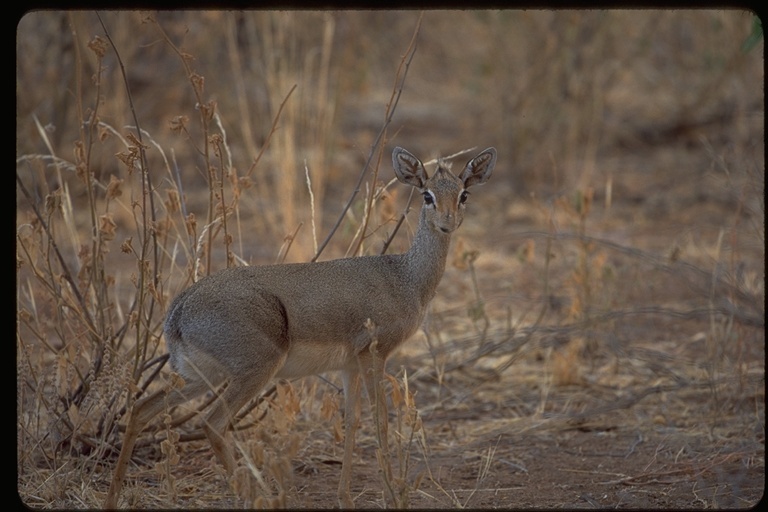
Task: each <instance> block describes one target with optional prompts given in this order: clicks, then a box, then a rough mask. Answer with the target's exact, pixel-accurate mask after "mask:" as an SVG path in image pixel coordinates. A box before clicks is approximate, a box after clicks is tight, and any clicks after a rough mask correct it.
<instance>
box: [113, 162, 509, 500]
mask: <svg viewBox="0 0 768 512" xmlns="http://www.w3.org/2000/svg"><path fill="white" fill-rule="evenodd" d="M392 162H393V165H394V170H395V174H396V176H397V178H398V180H400V181H401V182H402V183H405V184H406V185H410V186H412V187H416V188H417V189H418V190H419V192H421V194H422V195H423V197H424V204H423V206H422V208H421V213H420V217H419V227H418V230H417V231H416V234H415V236H414V239H413V244H412V245H411V247H410V249H409V250H408V251H407V252H405V253H403V254H393V255H380V256H363V257H357V258H344V259H338V260H333V261H324V262H318V263H293V264H281V265H267V266H260V267H236V268H229V269H226V270H222V271H220V272H218V273H215V274H213V275H210V276H208V277H205V278H203V279H201V280H200V281H198V282H197V283H195V284H193V285H192V286H190V287H189V288H188V289H186V290H184V291H183V292H181V293H180V294H179V295H178V296H177V297H176V298H175V299H174V300H173V302H172V303H171V305H170V307H169V309H168V316H167V318H166V320H165V326H164V334H165V342H166V344H167V346H168V351H169V353H170V364H171V368H172V369H173V371H175V372H176V373H178V374H179V375H180V376H181V377H183V379H184V385H183V387H182V388H181V389H171V388H169V389H166V390H162V391H159V392H157V393H155V394H153V395H150V396H148V397H146V398H142V399H141V400H139V401H138V402H136V404H135V405H134V407H133V410H132V412H131V416H130V420H129V422H128V426H127V428H126V431H125V437H124V439H123V445H122V449H121V452H120V457H119V459H118V461H117V466H116V467H115V470H114V474H113V477H112V482H111V485H110V488H109V492H108V494H107V498H106V501H105V503H104V505H105V507H106V508H115V507H116V506H117V499H118V496H119V494H120V489H121V487H122V482H123V479H124V477H125V471H126V469H127V466H128V462H129V460H130V457H131V452H132V451H133V446H134V444H135V442H136V438H137V437H138V435H139V433H140V432H141V430H142V429H143V428H144V427H145V426H146V425H147V423H148V422H149V421H150V420H152V418H154V417H155V416H157V415H158V414H159V413H160V412H162V411H163V410H165V408H166V407H168V408H171V407H175V406H177V405H179V404H182V403H184V402H186V401H188V400H191V399H193V398H195V397H197V396H200V395H201V394H203V393H205V392H206V391H209V390H211V389H212V388H214V389H218V388H219V386H220V385H221V384H223V383H224V382H227V383H228V385H227V387H226V388H225V390H224V391H223V392H222V393H221V395H220V396H219V397H218V398H217V400H216V401H215V402H214V403H213V404H212V406H211V408H210V411H209V412H208V414H207V416H206V418H205V422H204V427H203V428H204V430H205V433H206V435H207V437H208V439H209V441H210V443H211V447H212V448H213V451H214V452H215V453H216V456H217V458H218V460H219V461H220V462H221V464H222V465H223V466H224V468H225V469H226V470H227V471H228V472H229V473H230V474H231V473H232V472H233V471H234V469H235V466H236V463H235V458H234V454H233V453H232V449H231V445H230V444H229V443H227V441H226V440H225V437H226V435H227V430H228V427H229V426H230V421H231V419H232V417H233V416H234V415H235V414H236V413H237V412H238V411H239V410H240V409H241V408H242V407H243V406H244V405H245V404H246V403H247V402H248V401H249V399H251V398H253V397H254V396H256V395H257V394H258V393H259V392H260V391H261V390H262V389H263V388H264V387H265V386H266V385H267V383H268V382H269V381H270V380H272V379H274V378H286V379H290V378H295V377H301V376H306V375H314V374H320V373H324V372H328V371H333V370H339V371H341V375H342V381H343V385H344V395H345V406H344V414H345V418H344V423H345V440H344V458H343V461H342V467H341V476H340V481H339V490H338V498H339V505H340V506H342V507H352V506H353V501H352V497H351V495H350V477H351V471H352V453H353V450H354V444H355V430H356V428H357V423H358V418H357V410H358V408H357V403H358V400H359V397H360V380H361V377H362V381H363V382H364V385H365V388H366V392H367V395H368V398H369V400H370V403H371V408H372V411H373V412H374V414H373V416H374V418H376V419H377V421H378V425H377V426H378V428H379V432H381V438H380V439H382V440H383V442H384V444H385V446H384V449H386V439H387V412H386V401H385V399H384V397H383V396H382V393H377V392H376V391H375V390H376V386H377V384H378V383H379V382H381V380H382V379H383V372H384V365H385V363H386V360H387V357H388V356H389V355H390V354H391V353H392V352H393V351H394V350H395V349H396V348H397V347H399V346H400V345H401V344H402V343H403V342H404V341H406V340H407V339H408V338H409V337H410V336H411V335H412V334H413V333H414V332H416V330H417V329H418V328H419V326H420V324H421V322H422V320H423V318H424V314H425V312H426V309H427V306H428V305H429V302H430V301H431V300H432V298H433V297H434V295H435V290H436V288H437V285H438V283H439V282H440V278H441V277H442V275H443V271H444V269H445V261H446V257H447V255H448V246H449V243H450V240H451V234H452V233H453V232H454V231H455V230H456V228H458V227H459V226H460V225H461V222H462V220H463V219H464V211H465V207H466V206H465V203H466V201H467V197H468V190H469V189H470V188H471V187H473V186H475V185H480V184H482V183H485V182H486V181H487V180H488V178H489V177H490V176H491V172H492V171H493V167H494V165H495V163H496V150H495V149H494V148H488V149H486V150H485V151H482V152H481V153H479V154H478V155H477V156H476V157H474V158H473V159H472V160H470V161H469V162H468V163H467V164H466V166H465V167H464V169H463V170H462V171H461V172H460V173H459V175H458V177H457V176H455V175H454V174H452V173H451V171H450V170H449V169H448V168H447V167H446V165H445V164H444V162H442V161H439V162H438V165H437V169H436V170H435V172H434V174H433V175H432V176H431V177H429V176H428V175H427V172H426V170H425V169H424V165H423V164H422V163H421V161H420V160H419V159H418V158H416V157H415V156H413V155H412V154H411V153H409V152H408V151H406V150H404V149H402V148H395V150H394V152H393V154H392ZM373 340H376V344H375V345H374V347H373V350H371V344H372V342H373Z"/></svg>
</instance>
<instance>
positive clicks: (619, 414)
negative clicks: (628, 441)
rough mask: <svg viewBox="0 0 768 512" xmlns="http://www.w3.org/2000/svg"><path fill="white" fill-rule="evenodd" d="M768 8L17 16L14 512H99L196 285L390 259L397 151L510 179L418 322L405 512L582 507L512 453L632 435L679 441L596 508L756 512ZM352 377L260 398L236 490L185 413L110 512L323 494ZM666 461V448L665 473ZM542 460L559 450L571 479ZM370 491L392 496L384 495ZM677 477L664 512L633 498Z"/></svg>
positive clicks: (411, 351)
mask: <svg viewBox="0 0 768 512" xmlns="http://www.w3.org/2000/svg"><path fill="white" fill-rule="evenodd" d="M756 19H757V18H755V17H754V16H753V15H752V14H751V13H749V12H741V11H735V10H734V11H707V10H697V11H501V12H499V11H462V12H451V11H427V12H426V13H424V14H423V18H421V19H420V18H419V13H418V12H415V11H403V12H396V11H391V12H390V11H380V12H376V11H371V12H368V11H365V12H354V11H348V12H301V11H294V12H268V11H252V12H244V13H240V12H219V11H206V12H193V11H186V12H159V13H150V12H140V11H130V12H101V13H95V12H74V11H73V12H55V11H44V12H36V13H31V14H28V15H27V16H26V17H25V18H23V19H22V20H21V21H20V23H19V30H18V32H17V67H16V78H17V143H16V157H17V160H16V162H17V164H16V177H17V178H16V211H17V221H16V262H17V265H16V269H17V270H16V271H17V275H16V277H17V287H16V302H17V320H16V329H17V338H16V375H17V430H18V432H17V456H18V464H17V472H18V479H17V485H18V492H19V495H20V496H21V499H22V501H23V502H24V503H25V504H27V505H29V506H32V507H39V508H61V507H65V508H91V507H97V506H99V504H100V503H101V501H102V499H103V496H104V493H105V492H106V488H107V486H108V485H109V479H110V475H111V468H112V465H113V464H114V461H115V459H116V454H117V451H118V450H119V446H120V442H121V428H123V426H124V423H125V415H126V414H127V411H128V410H129V408H130V405H131V404H132V403H133V401H134V400H135V398H136V396H137V394H138V393H140V392H143V391H144V390H147V389H150V388H151V389H155V387H157V386H158V385H159V384H160V383H161V382H165V381H167V380H168V379H170V378H172V376H170V375H169V374H168V372H167V369H166V368H165V359H164V357H163V354H164V353H165V350H164V343H163V340H162V338H161V325H162V321H163V318H164V314H165V311H166V307H167V306H168V304H169V302H170V300H171V299H172V298H173V296H175V295H176V294H177V293H178V292H179V291H181V290H182V289H184V288H185V287H186V286H188V285H189V284H190V283H191V282H193V281H194V280H196V279H198V278H199V277H201V276H203V275H206V274H208V273H210V272H214V271H216V270H218V269H221V268H224V267H226V266H228V265H242V264H261V263H270V262H274V261H307V260H309V259H311V258H313V257H315V256H317V255H318V253H320V256H319V257H321V258H324V259H326V258H332V257H340V256H344V255H358V254H364V253H367V254H372V253H378V252H380V251H382V250H383V249H385V248H386V250H388V251H390V252H395V251H399V250H402V249H404V248H405V247H407V246H408V237H409V235H411V234H412V232H413V229H414V227H415V226H414V221H413V218H412V216H411V217H410V218H409V217H408V216H407V215H405V216H403V214H404V213H406V212H407V211H408V205H409V204H410V198H409V197H407V195H406V194H405V193H404V192H403V191H402V190H400V187H398V186H397V185H393V183H392V182H391V180H392V172H391V169H390V168H389V166H388V164H387V163H386V162H389V153H390V151H391V148H392V147H394V146H395V145H401V146H404V147H407V148H408V149H409V150H411V151H413V152H414V153H417V154H422V155H430V156H434V157H437V156H445V153H446V152H448V151H454V150H455V149H456V148H462V149H464V148H466V149H471V148H472V147H474V146H482V147H486V146H491V145H493V146H496V147H497V149H498V151H499V163H498V168H497V171H496V173H495V176H494V179H493V182H492V183H491V184H490V185H488V186H487V187H486V188H485V189H484V190H483V191H482V194H478V195H477V198H471V199H470V201H469V205H468V208H470V211H471V215H468V220H467V222H466V224H465V225H464V226H462V229H461V232H460V233H459V235H458V236H457V237H456V238H457V239H456V240H454V250H453V255H452V257H451V265H450V268H449V269H448V270H447V272H446V275H445V276H444V279H443V283H442V285H441V287H440V289H439V290H438V296H437V298H436V300H435V302H434V303H433V306H432V309H431V312H430V314H429V316H428V320H427V322H426V324H425V329H424V333H423V335H419V336H416V337H415V338H416V339H414V340H413V341H412V342H411V343H410V344H408V346H406V347H405V348H404V349H403V351H402V354H401V355H400V356H398V357H396V358H395V360H394V361H392V364H391V365H390V372H391V373H392V374H393V377H392V378H391V379H390V381H389V382H388V389H389V390H390V392H391V393H392V401H393V404H394V405H395V407H394V408H393V413H392V421H393V423H394V426H393V429H394V431H395V433H396V435H394V436H393V439H392V441H391V444H392V446H391V448H392V451H393V460H396V461H397V462H398V464H396V467H398V470H397V471H396V474H395V475H393V476H392V477H391V481H390V482H388V484H389V485H390V487H391V489H390V492H393V493H396V494H397V496H398V500H399V501H398V502H399V503H400V504H402V505H403V506H408V505H415V506H425V507H428V506H440V507H446V506H467V505H469V506H492V505H497V506H498V505H501V506H505V507H526V506H536V505H540V506H558V505H560V506H563V505H568V506H570V505H572V504H571V503H570V502H568V501H567V500H568V499H570V498H568V496H569V495H568V493H567V492H566V491H562V493H559V492H558V491H557V490H555V491H552V492H545V493H544V494H543V495H542V494H540V495H538V496H532V495H531V494H530V493H529V494H526V491H525V489H524V487H525V486H526V485H527V483H528V482H529V480H527V479H526V475H528V474H531V475H532V478H533V472H534V464H533V463H532V462H531V461H529V462H528V463H526V460H528V459H526V457H525V456H524V453H523V452H524V449H525V448H524V447H525V446H526V443H531V446H537V445H536V440H543V439H554V438H558V436H565V437H567V436H570V435H571V432H573V431H574V430H576V431H578V432H583V433H585V434H586V435H594V436H596V437H595V438H596V439H600V441H597V442H598V443H600V442H603V441H604V440H605V438H604V437H597V436H598V435H602V434H605V433H607V432H614V431H615V432H629V431H631V432H633V435H635V434H634V432H639V433H640V434H637V435H638V436H639V437H638V441H637V444H638V446H640V447H642V444H641V443H642V441H645V442H646V444H648V443H652V442H653V441H648V440H653V439H655V437H654V436H662V437H663V439H664V443H661V442H660V443H659V445H658V446H657V449H656V451H655V452H653V450H651V455H652V459H651V460H650V462H649V461H648V460H645V461H643V462H641V463H640V462H639V463H638V467H637V469H636V470H635V471H633V470H631V469H627V470H626V471H627V472H626V473H625V474H624V475H623V476H621V477H615V478H614V477H611V478H608V477H605V478H604V479H603V480H604V481H601V482H600V485H603V484H605V485H608V484H612V485H613V484H616V485H619V486H623V488H624V489H629V491H626V492H625V494H621V493H618V492H617V494H616V496H619V497H620V498H616V499H617V500H619V501H615V502H609V501H604V502H600V501H599V500H597V501H594V499H593V498H590V497H589V496H590V495H589V494H581V495H579V496H580V499H582V500H583V501H581V502H580V504H581V505H584V504H585V503H590V504H591V505H593V506H594V505H601V504H602V505H617V504H618V505H621V504H622V503H623V504H624V505H626V504H634V505H635V506H643V505H646V506H647V505H648V504H649V503H650V504H651V505H653V503H657V504H658V505H659V506H663V507H665V508H670V507H677V506H695V507H698V506H710V507H716V506H742V507H743V506H748V505H750V504H752V503H753V502H754V501H755V500H756V499H759V497H761V496H762V489H760V488H759V486H757V485H756V484H753V483H754V481H755V475H757V477H759V478H762V477H763V476H764V467H765V466H764V442H765V439H764V420H765V411H764V398H765V393H764V374H765V368H764V351H765V346H764V345H765V335H764V334H765V332H764V330H765V323H764V310H765V299H764V297H765V290H764V254H765V251H764V245H765V238H764V202H763V201H764V199H763V195H764V169H765V166H764V129H763V124H764V100H763V91H762V84H763V80H764V77H763V71H764V70H763V60H762V51H763V41H762V32H761V28H760V27H759V25H758V24H757V23H756V21H755V20H756ZM470 112H471V113H472V114H471V115H470ZM478 149H482V148H478ZM463 158H464V157H463V156H461V157H459V159H463ZM457 165H459V164H457ZM359 179H360V181H358V180H359ZM480 196H482V198H481V197H480ZM413 206H415V199H414V203H413V204H412V205H411V207H413ZM469 217H471V218H469ZM330 234H332V236H330V238H329V235H330ZM325 242H327V244H325ZM334 379H335V377H334V376H328V379H327V380H326V379H305V380H304V381H302V382H294V383H281V384H279V385H277V386H276V387H274V388H273V389H272V390H271V391H270V392H269V393H268V394H267V395H266V397H265V399H263V400H257V399H256V397H255V399H254V401H253V402H252V403H251V404H250V405H249V406H248V407H247V408H246V410H244V411H243V412H242V414H241V415H239V421H238V424H237V425H236V429H237V435H236V436H235V439H236V443H237V448H238V451H239V452H241V454H242V457H241V459H242V460H243V461H244V462H243V463H242V467H241V468H239V470H238V472H237V473H236V474H235V477H234V478H233V480H232V481H231V482H230V484H231V485H230V486H227V485H226V484H225V483H224V479H223V476H222V474H221V471H220V468H217V467H216V466H215V465H214V464H211V463H210V455H211V454H210V452H209V451H207V450H208V449H207V448H206V447H205V446H204V444H203V443H200V444H199V449H196V448H194V447H198V444H196V443H193V442H191V441H196V440H199V439H202V438H203V436H202V434H201V432H200V429H199V417H198V415H197V414H195V410H193V409H185V410H180V411H169V413H170V414H169V415H167V416H166V417H164V418H162V420H161V421H159V422H158V423H156V424H155V425H154V427H152V428H150V431H148V432H147V433H146V434H145V435H144V436H142V437H141V438H140V442H139V444H138V446H137V451H136V455H135V461H136V462H137V464H136V465H135V466H134V467H132V468H131V469H129V479H131V475H133V477H134V480H133V482H132V483H130V484H129V486H128V488H127V489H126V492H125V496H124V497H123V501H122V503H123V504H124V505H126V506H136V507H151V506H161V507H169V506H184V507H195V506H198V507H219V506H224V507H242V506H254V505H255V506H280V505H288V506H330V505H333V503H334V502H333V500H332V496H333V495H334V493H335V486H336V479H335V477H333V476H332V475H333V473H334V469H333V468H334V467H335V466H334V464H335V463H334V462H333V461H336V462H337V461H338V460H339V458H340V455H339V453H340V451H339V450H340V443H339V441H340V436H341V427H340V426H341V424H342V422H341V418H340V412H339V410H338V384H337V382H336V381H335V380H334ZM197 405H198V406H199V407H198V408H200V409H201V408H203V407H205V403H200V404H197ZM363 418H364V421H366V420H365V418H367V416H366V414H365V412H364V415H363ZM367 428H370V427H367ZM616 435H618V434H616ZM366 439H367V440H370V439H368V438H365V439H364V440H363V441H361V446H362V448H361V449H366V448H365V447H366V446H370V443H369V444H368V445H366ZM548 442H549V441H548ZM675 443H678V444H675ZM555 444H556V442H555V441H552V445H553V446H554V445H555ZM668 446H681V447H680V449H679V451H677V448H676V449H675V450H674V453H671V452H670V455H669V457H668V458H667V459H664V458H663V456H664V454H665V450H669V448H668ZM521 447H523V448H521ZM662 447H663V448H664V449H662ZM632 453H638V454H639V453H641V451H640V448H638V450H637V451H635V445H634V444H633V445H632V450H631V451H629V452H628V453H627V457H629V455H630V454H632ZM468 454H471V455H468ZM556 455H557V454H556V453H555V452H549V451H547V452H545V456H546V458H547V460H551V461H552V462H551V465H552V466H556V465H557V459H555V458H554V457H556ZM550 457H552V458H551V459H550ZM467 460H469V461H471V463H469V464H466V463H465V462H466V461H467ZM627 460H628V462H627V464H629V463H630V462H629V461H631V458H628V459H627ZM179 461H182V462H179ZM329 461H331V462H329ZM654 463H656V464H658V465H656V466H654ZM457 464H458V465H461V466H462V467H465V471H466V473H465V474H464V475H463V477H462V478H458V477H457V478H458V479H457V480H452V479H451V475H452V474H453V473H452V472H453V471H454V470H450V471H447V472H446V471H443V468H444V467H449V466H450V467H455V466H456V465H457ZM545 469H546V468H544V469H542V470H541V471H544V470H545ZM361 471H363V472H366V471H367V472H368V473H370V474H373V475H375V472H376V470H375V468H361ZM574 471H576V470H574ZM579 471H582V470H579ZM583 471H586V470H583ZM317 474H322V475H324V476H325V475H331V476H330V477H329V479H325V478H324V479H322V480H320V481H319V484H318V480H317V479H316V478H315V479H314V480H312V481H310V479H309V478H308V477H307V475H310V476H311V475H317ZM542 474H543V473H542ZM467 475H472V484H471V485H470V486H469V488H466V487H467V484H466V482H465V480H466V479H467V478H469V476H467ZM212 477H215V478H212ZM573 477H574V478H576V476H575V473H573ZM536 478H537V479H541V478H543V477H540V476H537V477H536ZM560 478H561V479H562V477H560ZM759 478H758V479H759ZM613 480H615V482H614V481H613ZM363 481H365V482H366V486H367V488H368V487H369V488H371V489H378V490H379V492H378V494H377V493H376V492H374V491H371V492H370V495H369V498H370V503H375V502H376V500H378V499H379V498H380V491H381V484H380V483H379V482H378V481H377V480H376V478H373V479H371V480H365V479H363ZM297 482H298V483H297ZM308 482H309V483H308ZM659 482H662V483H665V484H666V485H669V486H671V487H670V488H674V492H673V491H671V490H669V489H670V488H667V487H665V488H664V489H665V490H664V493H662V494H663V495H664V496H665V497H666V499H667V500H668V501H657V502H642V501H638V502H633V501H631V499H635V498H632V497H633V496H635V494H633V492H634V491H635V490H636V489H638V488H639V487H641V486H650V487H649V489H653V487H652V486H654V485H659ZM670 482H671V483H670ZM318 485H320V487H318ZM462 486H463V487H462ZM515 486H523V487H515ZM675 486H677V487H675ZM299 487H301V489H299ZM325 487H327V489H326V488H325ZM513 487H515V490H514V492H512V491H508V489H511V488H513ZM604 488H605V489H607V487H604ZM504 489H506V490H504ZM558 489H559V488H558ZM326 491H328V492H327V494H326ZM481 491H483V492H481ZM484 492H486V494H484ZM569 492H570V491H569ZM594 492H595V493H597V492H598V491H594ZM648 492H652V491H648ZM505 493H506V494H505ZM483 496H491V497H485V498H484V497H483ZM494 496H495V497H494ZM585 496H586V497H585ZM606 496H609V494H606ZM628 496H630V497H628ZM549 498H551V499H552V500H554V501H552V502H548V501H546V500H547V499H549ZM358 499H359V500H361V501H359V503H361V504H362V503H363V501H362V500H363V499H364V498H363V497H361V498H358ZM605 499H609V498H605ZM621 499H623V500H624V501H623V502H622V501H620V500H621ZM637 499H639V498H637ZM590 500H593V501H590ZM366 503H367V502H366Z"/></svg>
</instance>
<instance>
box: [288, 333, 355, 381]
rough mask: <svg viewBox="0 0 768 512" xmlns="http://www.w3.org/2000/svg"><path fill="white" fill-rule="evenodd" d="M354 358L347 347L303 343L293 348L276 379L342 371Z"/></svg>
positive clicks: (328, 343)
mask: <svg viewBox="0 0 768 512" xmlns="http://www.w3.org/2000/svg"><path fill="white" fill-rule="evenodd" d="M352 357H354V356H352V354H350V351H349V350H348V349H347V347H344V346H342V345H339V344H336V343H333V342H326V343H318V342H314V343H313V342H306V341H304V342H302V343H298V344H294V345H293V346H291V349H290V351H289V352H288V357H287V358H286V360H285V364H283V367H282V368H280V370H279V371H278V372H277V375H275V377H277V378H282V379H291V378H296V377H304V376H307V375H316V374H318V373H324V372H330V371H335V370H341V369H342V368H344V367H345V366H347V365H348V364H350V363H351V361H350V359H351V358H352Z"/></svg>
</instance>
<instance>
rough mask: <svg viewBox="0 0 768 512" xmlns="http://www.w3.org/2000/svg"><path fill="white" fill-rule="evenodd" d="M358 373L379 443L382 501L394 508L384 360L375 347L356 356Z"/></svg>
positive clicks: (378, 458)
mask: <svg viewBox="0 0 768 512" xmlns="http://www.w3.org/2000/svg"><path fill="white" fill-rule="evenodd" d="M358 363H359V364H360V371H361V372H362V374H363V379H364V381H365V389H366V391H367V392H368V399H369V401H370V403H371V414H372V415H373V419H374V422H375V427H376V439H377V441H378V443H379V452H378V455H379V456H378V457H377V460H378V463H379V468H380V470H381V476H382V483H383V484H384V501H385V503H386V504H387V506H388V507H395V506H396V504H397V502H396V500H395V494H396V492H395V489H394V488H393V487H392V485H393V484H394V480H393V479H392V461H391V460H390V457H389V442H388V440H389V437H388V430H389V418H388V416H387V395H386V393H385V392H384V359H382V358H381V357H379V355H378V354H377V353H376V347H375V345H374V346H372V348H371V350H370V351H369V352H363V353H361V354H360V355H359V356H358Z"/></svg>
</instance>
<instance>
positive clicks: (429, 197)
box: [423, 190, 435, 205]
mask: <svg viewBox="0 0 768 512" xmlns="http://www.w3.org/2000/svg"><path fill="white" fill-rule="evenodd" d="M423 195H424V204H427V205H433V204H435V198H434V197H432V193H431V192H430V191H428V190H427V191H426V192H424V194H423Z"/></svg>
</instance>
